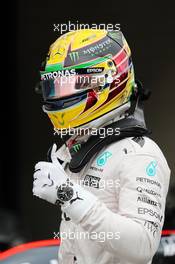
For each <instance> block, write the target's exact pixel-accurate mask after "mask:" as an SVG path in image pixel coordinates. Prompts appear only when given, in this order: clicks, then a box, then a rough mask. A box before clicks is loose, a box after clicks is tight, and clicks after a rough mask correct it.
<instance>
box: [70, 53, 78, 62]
mask: <svg viewBox="0 0 175 264" xmlns="http://www.w3.org/2000/svg"><path fill="white" fill-rule="evenodd" d="M69 57H70V59H71V61H73V62H76V61H77V60H79V54H78V51H75V52H71V53H69Z"/></svg>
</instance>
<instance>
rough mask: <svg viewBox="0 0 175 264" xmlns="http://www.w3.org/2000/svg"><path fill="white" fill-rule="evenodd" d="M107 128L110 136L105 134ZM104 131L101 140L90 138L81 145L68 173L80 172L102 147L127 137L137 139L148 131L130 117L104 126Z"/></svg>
mask: <svg viewBox="0 0 175 264" xmlns="http://www.w3.org/2000/svg"><path fill="white" fill-rule="evenodd" d="M109 128H110V135H109V134H108V133H107V131H108V129H109ZM105 131H106V133H104V137H103V138H101V136H100V135H96V136H91V137H90V138H89V140H88V141H87V142H86V143H84V144H82V146H81V148H80V150H79V151H78V152H77V153H75V154H74V155H73V157H72V159H71V161H70V163H69V169H70V171H72V172H74V173H78V172H80V171H81V170H82V169H83V168H84V166H85V165H86V164H87V163H88V162H89V161H90V159H91V158H92V156H93V155H95V154H96V153H98V152H99V151H100V150H101V149H102V148H103V147H104V146H107V145H109V144H111V143H113V142H116V141H119V140H121V139H124V138H127V137H137V136H144V135H148V134H149V131H148V130H147V129H146V128H145V127H143V124H142V123H139V122H138V120H136V119H134V118H132V117H129V118H126V119H122V120H119V121H117V122H115V123H113V124H110V125H109V126H106V127H105ZM116 131H117V133H116ZM111 132H112V133H111Z"/></svg>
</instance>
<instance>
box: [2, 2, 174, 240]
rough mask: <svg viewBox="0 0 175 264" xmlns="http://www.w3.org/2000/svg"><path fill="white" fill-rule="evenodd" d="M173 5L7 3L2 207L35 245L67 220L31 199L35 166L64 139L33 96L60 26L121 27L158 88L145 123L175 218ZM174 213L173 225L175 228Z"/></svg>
mask: <svg viewBox="0 0 175 264" xmlns="http://www.w3.org/2000/svg"><path fill="white" fill-rule="evenodd" d="M172 2H173V1H172ZM170 3H171V1H166V2H165V1H163V3H162V2H161V1H154V2H153V1H152V2H151V1H150V2H149V1H118V0H115V1H97V0H96V1H92V2H91V1H82V0H81V1H54V0H53V1H41V0H38V1H37V0H36V1H34V0H30V1H29V0H26V1H22V0H18V1H16V2H15V1H12V3H10V4H8V5H9V6H8V7H7V12H6V13H8V23H9V25H10V28H7V32H6V35H7V38H6V39H5V40H4V45H5V46H6V45H7V51H4V50H5V48H3V49H2V50H1V52H2V55H5V56H6V57H8V64H7V66H6V67H7V68H5V76H6V77H5V78H7V81H6V85H5V87H4V86H3V87H4V89H2V90H3V92H4V93H5V94H6V95H7V98H5V100H2V101H3V103H4V104H2V105H1V107H2V108H3V114H2V119H1V120H2V121H1V122H2V126H1V142H2V144H1V156H2V158H1V162H2V164H1V175H0V208H4V209H6V208H8V210H10V212H12V213H15V214H16V216H17V217H18V219H20V221H19V222H20V223H21V224H20V225H21V227H19V229H20V231H21V230H24V231H23V232H24V233H25V234H27V236H28V240H31V239H33V240H37V239H45V238H53V232H57V231H58V228H59V222H60V212H59V210H58V209H57V208H56V207H54V206H52V205H50V204H49V203H47V202H44V201H41V200H39V199H36V198H33V196H32V179H33V168H34V165H35V163H36V162H38V161H40V160H45V159H46V153H47V150H48V148H49V147H50V145H51V144H52V142H53V141H57V138H56V137H54V136H53V131H52V126H51V124H50V121H49V119H48V118H47V116H46V115H45V114H44V113H43V112H42V108H41V106H42V105H41V102H42V100H41V98H40V96H39V95H37V94H35V91H34V87H35V84H36V82H37V81H38V80H39V73H38V72H39V67H40V64H41V61H42V60H43V59H44V58H45V55H46V52H47V51H48V48H49V45H50V44H51V43H52V42H53V41H55V40H56V38H57V37H59V35H60V33H59V32H58V31H54V26H53V24H54V23H55V24H60V23H68V21H71V22H72V23H73V22H74V23H77V21H78V23H97V24H98V23H113V24H116V23H120V24H121V29H122V31H123V33H124V35H125V37H126V39H127V40H128V43H129V45H130V47H131V50H132V56H133V61H134V64H135V72H136V77H137V78H138V79H140V80H141V81H142V82H143V84H144V86H145V87H148V88H149V89H151V90H152V96H151V98H150V100H149V101H148V102H146V105H145V113H146V120H147V125H148V127H149V128H151V129H152V131H153V135H152V136H153V138H154V139H155V141H156V142H157V143H158V144H159V145H160V147H161V149H162V150H163V152H164V154H165V156H166V158H167V160H168V163H169V166H170V168H171V170H172V176H171V188H170V192H169V196H168V207H169V208H170V211H171V214H172V212H173V207H174V206H175V195H174V191H173V188H174V186H175V161H174V159H175V100H174V98H175V87H174V85H175V80H174V79H175V51H174V49H175V16H174V7H173V6H171V5H170ZM1 36H2V37H3V35H1ZM3 53H4V54H3ZM6 61H7V58H6ZM3 87H2V88H3ZM5 94H3V96H5ZM1 99H4V97H1ZM4 106H5V107H4ZM171 214H170V217H169V219H171V223H170V225H171V226H172V227H173V226H174V227H175V224H174V222H173V220H172V216H171ZM166 225H168V224H167V223H166ZM174 229H175V228H174Z"/></svg>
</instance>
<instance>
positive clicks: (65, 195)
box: [57, 184, 74, 202]
mask: <svg viewBox="0 0 175 264" xmlns="http://www.w3.org/2000/svg"><path fill="white" fill-rule="evenodd" d="M73 194H74V191H73V188H72V187H70V186H69V185H67V184H62V185H61V186H60V187H59V188H58V190H57V197H58V200H60V201H62V202H67V201H69V200H71V199H72V197H73Z"/></svg>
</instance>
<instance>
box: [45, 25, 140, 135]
mask: <svg viewBox="0 0 175 264" xmlns="http://www.w3.org/2000/svg"><path fill="white" fill-rule="evenodd" d="M40 73H41V86H42V93H43V97H44V106H43V110H44V112H46V113H47V114H48V116H49V118H50V120H51V122H52V123H53V126H54V128H55V129H56V130H58V131H59V130H60V129H67V128H77V127H80V126H86V125H88V124H89V123H91V122H92V121H94V120H96V121H97V120H98V119H99V118H101V117H105V116H107V115H108V114H109V113H111V112H112V111H114V110H116V109H120V107H123V106H124V105H126V104H127V103H128V102H130V97H131V94H132V92H133V89H134V85H135V80H134V70H133V64H132V60H131V52H130V48H129V46H128V44H127V42H126V40H125V38H124V36H123V34H122V33H121V31H110V32H109V31H105V30H94V29H84V30H77V31H73V32H69V33H66V34H64V35H62V36H61V37H59V38H58V39H57V40H56V41H55V42H54V43H53V44H52V45H51V47H50V50H49V53H48V55H47V58H46V61H45V63H44V65H43V66H42V69H41V72H40Z"/></svg>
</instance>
